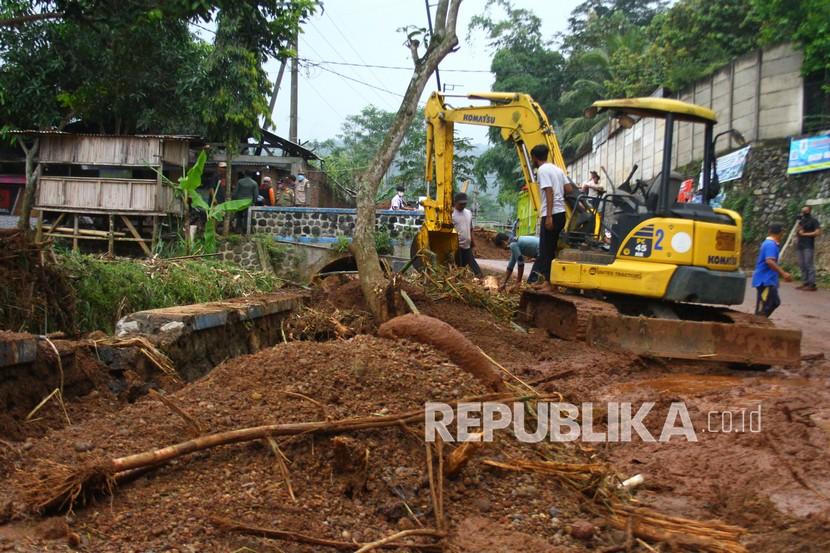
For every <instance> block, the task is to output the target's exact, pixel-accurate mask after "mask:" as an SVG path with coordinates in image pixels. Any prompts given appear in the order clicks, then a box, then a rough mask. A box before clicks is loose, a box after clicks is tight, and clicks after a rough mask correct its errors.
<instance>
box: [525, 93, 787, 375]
mask: <svg viewBox="0 0 830 553" xmlns="http://www.w3.org/2000/svg"><path fill="white" fill-rule="evenodd" d="M603 111H606V112H610V115H611V116H612V117H613V118H616V119H617V120H618V121H619V123H620V125H621V126H622V127H625V128H628V127H631V126H633V125H634V123H635V122H636V120H637V119H638V118H645V117H652V118H657V119H662V120H664V121H665V125H664V136H663V155H662V164H661V170H660V171H659V173H658V174H657V176H656V177H655V178H654V179H652V181H651V182H644V181H642V180H637V181H635V182H634V184H632V177H633V175H634V173H635V172H636V170H637V167H636V166H635V167H634V168H633V170H632V171H631V173H630V174H629V175H628V178H627V179H626V181H625V183H623V184H622V185H620V186H619V187H617V189H616V190H614V191H612V192H611V193H610V194H607V195H605V196H604V197H602V198H601V199H600V200H599V201H598V202H597V203H596V208H595V213H596V220H597V224H596V226H595V228H594V232H595V235H594V238H595V239H594V240H593V241H584V242H583V243H582V244H580V245H579V247H573V246H572V245H571V242H572V241H571V240H566V242H568V243H567V244H566V245H565V247H564V248H562V249H561V250H560V251H559V252H558V253H557V257H556V259H554V261H553V263H552V265H551V284H553V285H554V286H555V287H558V288H559V291H557V292H551V291H546V290H528V291H525V292H524V293H523V294H522V298H521V303H520V309H521V311H522V314H523V316H524V317H525V319H526V320H527V321H528V322H531V323H533V324H534V325H536V326H539V327H542V328H546V329H547V330H549V331H550V332H551V333H552V334H555V335H557V336H559V337H561V338H566V339H573V338H581V339H585V340H587V341H589V342H590V343H594V344H602V345H605V346H611V347H619V348H623V349H627V350H629V351H633V352H635V353H639V354H643V355H651V356H656V357H670V358H681V359H696V360H697V359H706V360H710V361H727V362H736V363H740V364H744V363H745V364H761V365H774V364H784V365H791V364H795V363H797V362H798V359H799V356H800V340H801V333H800V332H799V331H796V330H787V329H777V328H775V327H774V326H773V325H771V324H770V323H769V321H768V320H766V319H762V318H759V317H753V316H751V315H745V314H743V313H739V312H736V311H732V310H730V309H726V308H725V307H720V306H729V305H736V304H740V303H742V302H743V299H744V294H745V291H746V277H745V275H744V273H743V272H742V271H741V269H740V259H741V241H742V236H741V232H742V220H741V216H740V215H739V214H738V213H736V212H734V211H731V210H728V209H721V208H713V207H712V206H710V205H709V202H710V200H711V199H712V198H714V197H715V196H716V195H717V193H718V192H719V189H720V187H719V184H718V181H717V173H716V171H715V169H716V160H715V156H714V150H715V140H716V137H715V138H713V131H714V126H715V124H716V123H717V119H716V116H715V113H714V112H713V111H712V110H710V109H708V108H705V107H701V106H696V105H692V104H687V103H685V102H680V101H678V100H672V99H665V98H629V99H621V100H603V101H598V102H595V103H594V104H593V105H592V106H591V107H590V108H589V109H588V110H586V115H588V116H594V115H596V114H597V113H600V112H603ZM675 122H686V123H692V124H701V125H703V126H704V149H703V176H702V197H703V201H702V203H678V202H677V197H678V191H679V189H680V184H681V177H680V175H678V174H676V173H673V172H672V171H671V165H672V151H673V148H672V145H673V143H674V135H675V133H674V124H675ZM727 132H729V131H727ZM575 224H576V225H577V226H578V223H575V221H574V220H573V218H572V220H571V221H569V227H568V229H567V230H568V232H569V233H570V232H573V229H574V225H575Z"/></svg>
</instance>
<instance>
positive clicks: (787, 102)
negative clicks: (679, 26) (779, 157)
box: [568, 43, 804, 184]
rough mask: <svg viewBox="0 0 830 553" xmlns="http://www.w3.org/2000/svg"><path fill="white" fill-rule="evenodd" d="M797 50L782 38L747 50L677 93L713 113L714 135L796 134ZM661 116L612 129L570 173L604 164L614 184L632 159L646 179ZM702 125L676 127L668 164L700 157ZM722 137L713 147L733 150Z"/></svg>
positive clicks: (658, 157) (581, 174) (654, 166)
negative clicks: (733, 132)
mask: <svg viewBox="0 0 830 553" xmlns="http://www.w3.org/2000/svg"><path fill="white" fill-rule="evenodd" d="M802 59H803V58H802V54H801V52H800V51H798V50H796V49H795V47H794V46H793V45H792V44H789V43H785V44H779V45H777V46H774V47H771V48H768V49H766V50H757V51H754V52H750V53H748V54H746V55H744V56H741V57H740V58H737V59H735V60H734V61H733V62H732V63H730V64H728V65H726V66H724V67H722V68H720V69H719V70H718V71H716V72H715V73H713V74H712V75H710V76H709V77H706V78H705V79H701V80H699V81H697V82H695V83H694V84H692V85H690V86H689V87H687V88H686V89H685V90H682V91H680V93H679V94H677V96H676V97H677V98H678V99H680V100H683V101H684V102H690V103H693V104H698V105H701V106H706V107H709V108H712V109H713V110H714V111H715V113H716V114H717V116H718V123H717V124H716V125H715V134H718V133H720V132H722V131H725V130H727V129H730V128H733V129H735V130H737V131H740V132H741V134H743V136H744V138H746V140H748V141H755V140H768V139H773V138H783V137H788V136H793V135H798V134H800V133H801V129H802V117H803V101H804V82H803V79H802V78H801V63H802ZM664 127H665V123H664V122H663V121H662V120H660V121H656V120H653V119H643V120H641V121H639V122H638V123H636V124H635V125H634V126H633V127H632V128H631V129H615V128H613V127H612V128H611V129H610V132H609V136H608V139H607V140H605V141H604V142H602V143H600V144H598V145H597V146H596V148H595V149H594V150H593V151H591V152H589V153H587V154H585V155H583V156H582V157H580V158H578V159H576V160H574V161H573V162H572V163H571V164H570V165H569V166H568V169H569V174H570V176H571V178H572V179H573V180H574V181H576V182H583V181H585V180H587V178H588V172H589V171H590V170H599V168H600V166H604V167H605V169H606V170H607V171H608V174H609V175H611V178H612V179H614V182H615V183H617V184H619V183H621V182H622V181H623V180H624V179H625V177H626V176H627V175H628V173H629V171H631V168H632V167H633V165H634V164H635V163H636V164H637V165H639V170H638V171H637V173H636V174H635V178H642V179H650V178H652V177H654V176H655V175H656V174H657V173H658V172H659V171H660V165H661V161H662V155H663V152H662V150H663V129H664ZM703 132H704V128H703V126H702V125H690V124H687V123H679V124H677V125H676V126H675V142H674V151H673V152H672V167H673V168H676V167H681V166H684V165H686V164H688V163H690V162H692V161H696V160H700V159H702V158H703ZM735 147H736V144H735V143H734V142H733V141H731V140H730V139H727V138H722V139H721V140H720V141H719V142H718V151H719V152H724V151H729V150H733V149H734V148H735Z"/></svg>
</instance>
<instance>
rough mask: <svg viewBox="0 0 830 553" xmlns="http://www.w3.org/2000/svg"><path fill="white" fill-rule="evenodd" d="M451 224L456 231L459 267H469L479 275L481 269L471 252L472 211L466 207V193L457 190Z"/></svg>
mask: <svg viewBox="0 0 830 553" xmlns="http://www.w3.org/2000/svg"><path fill="white" fill-rule="evenodd" d="M452 224H453V225H454V226H455V232H457V233H458V255H457V259H456V262H457V263H458V266H459V267H469V268H470V270H471V271H472V272H473V274H474V275H475V276H477V277H480V276H481V269H479V267H478V263H476V258H475V255H474V253H473V248H474V247H475V242H474V241H473V212H472V211H470V210H469V209H467V194H465V193H464V192H459V193H458V194H456V195H455V203H454V204H453V210H452Z"/></svg>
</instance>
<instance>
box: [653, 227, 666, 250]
mask: <svg viewBox="0 0 830 553" xmlns="http://www.w3.org/2000/svg"><path fill="white" fill-rule="evenodd" d="M665 237H666V233H665V232H664V231H663V229H661V228H659V229H657V241H656V242H655V243H654V249H655V250H662V249H663V238H665Z"/></svg>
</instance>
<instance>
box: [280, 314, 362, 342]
mask: <svg viewBox="0 0 830 553" xmlns="http://www.w3.org/2000/svg"><path fill="white" fill-rule="evenodd" d="M372 330H373V324H372V317H371V315H370V314H369V313H368V312H366V311H358V310H353V309H336V308H335V309H334V311H333V312H332V311H329V310H320V309H315V308H313V307H304V308H303V309H302V310H301V311H300V312H299V313H296V314H295V315H292V316H291V317H290V318H289V320H288V321H287V324H286V327H285V329H284V332H285V339H286V340H312V341H322V340H334V339H337V338H349V337H351V336H355V335H357V334H366V333H369V332H371V331H372Z"/></svg>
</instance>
